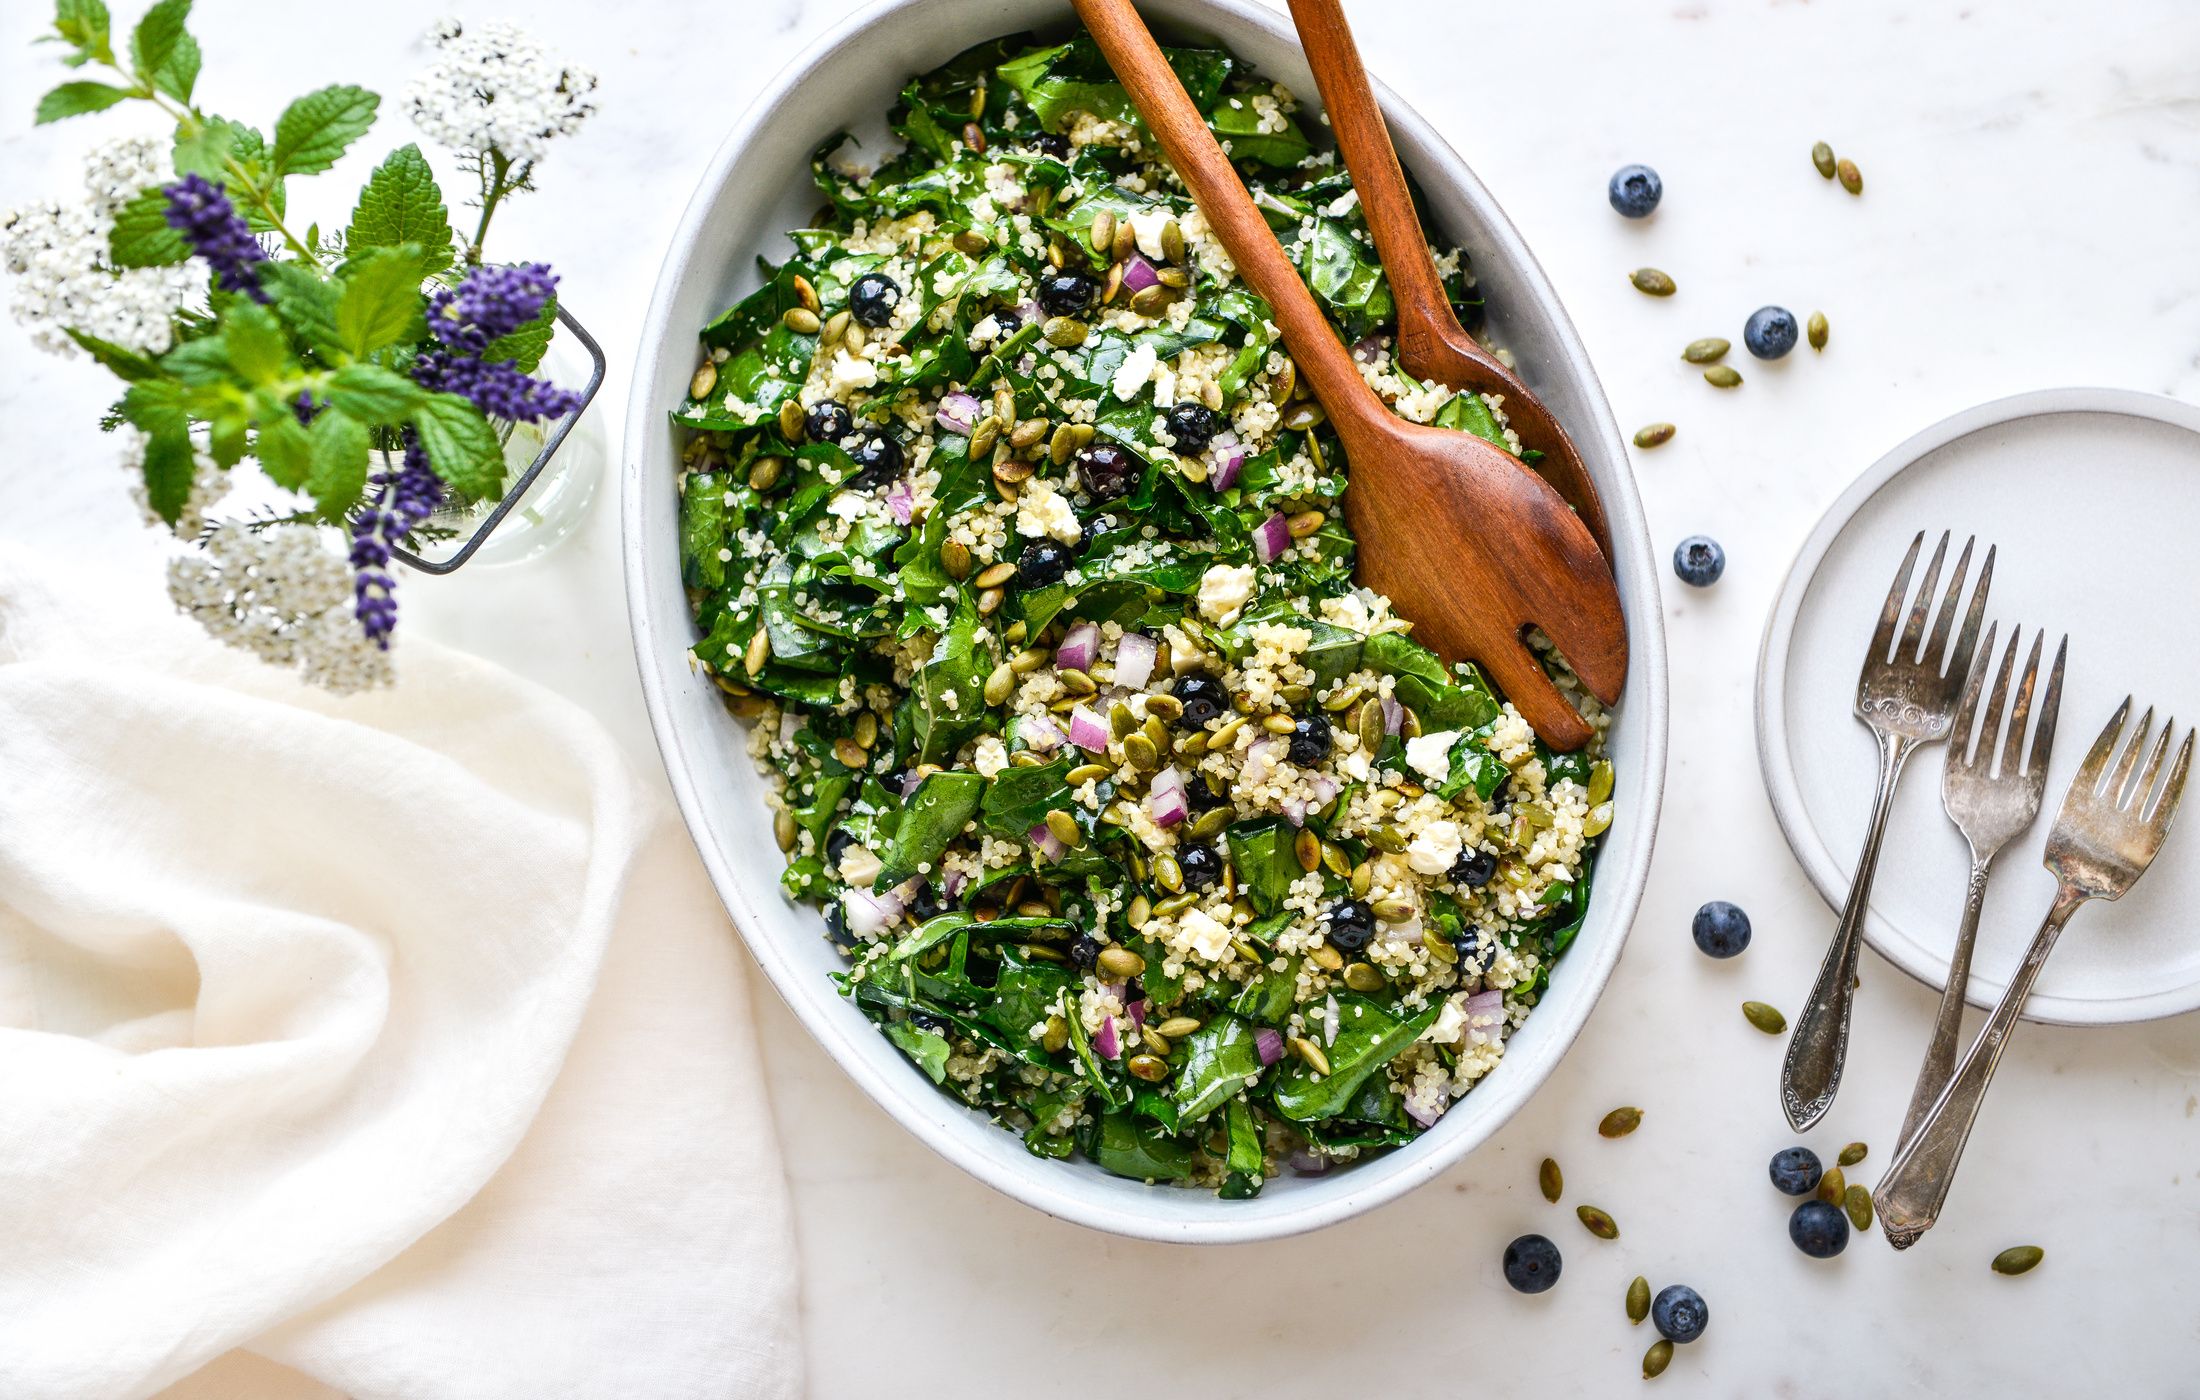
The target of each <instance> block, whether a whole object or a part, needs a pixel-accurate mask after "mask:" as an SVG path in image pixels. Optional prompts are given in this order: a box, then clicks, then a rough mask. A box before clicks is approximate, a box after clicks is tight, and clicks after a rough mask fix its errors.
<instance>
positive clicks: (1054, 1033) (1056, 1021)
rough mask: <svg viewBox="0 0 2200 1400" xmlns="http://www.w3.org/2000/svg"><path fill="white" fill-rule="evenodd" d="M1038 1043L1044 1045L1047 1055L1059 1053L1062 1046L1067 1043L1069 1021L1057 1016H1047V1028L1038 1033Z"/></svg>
mask: <svg viewBox="0 0 2200 1400" xmlns="http://www.w3.org/2000/svg"><path fill="white" fill-rule="evenodd" d="M1039 1043H1040V1044H1041V1045H1043V1046H1045V1047H1046V1050H1047V1053H1048V1054H1049V1055H1057V1054H1060V1053H1061V1050H1062V1047H1063V1046H1065V1045H1067V1044H1069V1022H1067V1021H1065V1020H1063V1019H1062V1018H1061V1017H1059V1016H1049V1017H1047V1028H1046V1030H1044V1031H1043V1032H1041V1033H1040V1036H1039Z"/></svg>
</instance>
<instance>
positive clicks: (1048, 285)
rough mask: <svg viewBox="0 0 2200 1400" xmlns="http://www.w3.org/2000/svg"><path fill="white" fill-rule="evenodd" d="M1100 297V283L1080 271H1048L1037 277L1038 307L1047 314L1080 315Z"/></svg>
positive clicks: (1088, 309) (1090, 308)
mask: <svg viewBox="0 0 2200 1400" xmlns="http://www.w3.org/2000/svg"><path fill="white" fill-rule="evenodd" d="M1099 299H1100V284H1099V283H1098V282H1096V281H1094V280H1093V279H1092V278H1091V277H1089V276H1087V275H1086V274H1084V273H1082V272H1068V271H1063V272H1050V273H1048V274H1047V275H1046V276H1044V277H1042V278H1040V279H1039V309H1040V310H1042V311H1044V312H1046V313H1047V315H1049V316H1082V315H1084V314H1085V313H1086V312H1087V311H1090V310H1092V304H1093V303H1094V302H1096V301H1098V300H1099Z"/></svg>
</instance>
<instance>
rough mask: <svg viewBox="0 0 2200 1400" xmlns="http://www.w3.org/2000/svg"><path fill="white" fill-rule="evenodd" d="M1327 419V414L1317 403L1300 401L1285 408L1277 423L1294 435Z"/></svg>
mask: <svg viewBox="0 0 2200 1400" xmlns="http://www.w3.org/2000/svg"><path fill="white" fill-rule="evenodd" d="M1328 417H1329V414H1328V412H1327V411H1326V410H1324V409H1323V408H1322V406H1321V405H1320V404H1319V403H1316V402H1315V401H1314V400H1312V399H1301V400H1299V401H1298V402H1296V403H1294V404H1292V405H1291V406H1290V407H1289V408H1286V409H1285V410H1284V411H1283V415H1282V417H1280V418H1279V419H1277V421H1278V422H1280V423H1282V424H1283V426H1284V427H1286V428H1289V429H1290V430H1291V431H1292V432H1294V433H1303V432H1305V431H1306V430H1307V429H1308V428H1311V427H1313V426H1314V425H1315V424H1316V423H1320V422H1323V421H1325V420H1326V419H1327V418H1328Z"/></svg>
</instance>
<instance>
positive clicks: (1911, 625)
mask: <svg viewBox="0 0 2200 1400" xmlns="http://www.w3.org/2000/svg"><path fill="white" fill-rule="evenodd" d="M1954 533H1955V532H1954V531H1953V530H1943V531H1941V532H1940V543H1939V544H1936V545H1934V546H1933V562H1931V563H1930V564H1927V565H1926V566H1925V581H1924V582H1923V583H1922V584H1920V585H1919V586H1918V590H1917V602H1916V603H1915V604H1913V605H1912V606H1911V608H1910V620H1909V621H1908V622H1905V623H1904V624H1902V640H1901V642H1900V643H1899V644H1897V646H1896V647H1895V653H1894V655H1895V660H1897V661H1913V660H1915V659H1916V658H1917V647H1918V641H1919V640H1920V639H1921V638H1922V637H1924V635H1925V614H1926V613H1927V611H1929V610H1930V609H1931V608H1932V606H1933V588H1934V585H1936V584H1938V583H1939V582H1940V565H1941V561H1942V560H1943V559H1945V558H1947V555H1948V539H1949V537H1950V536H1951V535H1953V534H1954Z"/></svg>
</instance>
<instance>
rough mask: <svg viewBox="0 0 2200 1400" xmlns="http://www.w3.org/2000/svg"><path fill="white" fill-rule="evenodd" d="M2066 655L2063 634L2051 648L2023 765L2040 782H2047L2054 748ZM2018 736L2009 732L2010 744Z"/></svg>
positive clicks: (2043, 637) (2067, 649) (2066, 638)
mask: <svg viewBox="0 0 2200 1400" xmlns="http://www.w3.org/2000/svg"><path fill="white" fill-rule="evenodd" d="M2046 637H2047V634H2046V633H2045V632H2042V633H2041V634H2040V638H2041V640H2043V641H2044V640H2046ZM2069 654H2070V636H2069V634H2068V633H2064V634H2063V639H2062V641H2061V642H2060V643H2058V644H2057V645H2056V647H2055V665H2054V668H2053V669H2052V670H2050V671H2049V672H2048V673H2047V694H2046V695H2045V696H2043V697H2042V698H2041V700H2040V727H2039V728H2038V729H2036V730H2034V731H2033V734H2032V757H2031V759H2030V761H2028V762H2027V763H2026V764H2025V765H2024V771H2025V774H2026V776H2028V777H2030V776H2033V775H2035V774H2036V775H2038V779H2039V781H2041V782H2045V781H2046V780H2047V759H2048V755H2049V754H2051V753H2052V752H2053V751H2054V748H2055V717H2056V715H2057V714H2058V713H2059V712H2060V711H2061V710H2062V677H2063V659H2064V658H2065V657H2066V656H2068V655H2069ZM2021 733H2023V730H2022V729H2016V730H2012V731H2011V732H2010V742H2011V743H2015V742H2016V736H2017V735H2018V734H2021Z"/></svg>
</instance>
